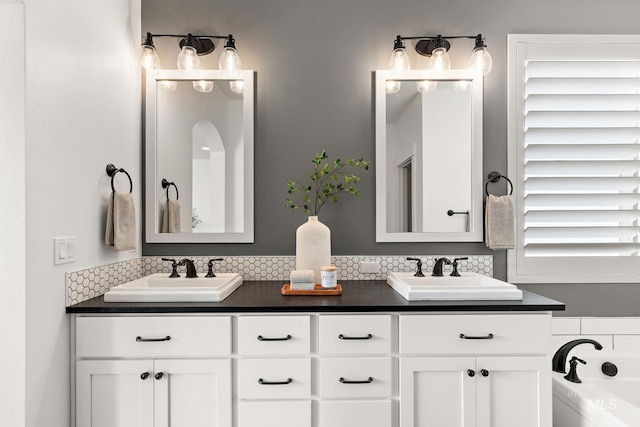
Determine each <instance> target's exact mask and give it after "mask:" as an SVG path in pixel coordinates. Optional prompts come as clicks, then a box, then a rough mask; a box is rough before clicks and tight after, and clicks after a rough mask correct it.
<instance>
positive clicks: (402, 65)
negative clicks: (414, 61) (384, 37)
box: [389, 48, 411, 77]
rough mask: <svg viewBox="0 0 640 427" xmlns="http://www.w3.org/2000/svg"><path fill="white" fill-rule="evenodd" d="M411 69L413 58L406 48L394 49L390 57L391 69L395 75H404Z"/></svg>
mask: <svg viewBox="0 0 640 427" xmlns="http://www.w3.org/2000/svg"><path fill="white" fill-rule="evenodd" d="M410 69H411V60H410V59H409V55H407V52H406V51H405V49H404V48H398V49H394V51H393V52H391V58H389V71H391V73H392V75H393V76H395V77H402V76H405V75H406V74H407V71H409V70H410Z"/></svg>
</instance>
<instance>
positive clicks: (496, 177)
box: [484, 171, 513, 196]
mask: <svg viewBox="0 0 640 427" xmlns="http://www.w3.org/2000/svg"><path fill="white" fill-rule="evenodd" d="M500 178H504V179H506V180H507V182H508V183H509V195H512V194H513V183H512V182H511V180H510V179H509V178H507V177H506V176H504V175H502V174H501V173H500V172H496V171H493V172H489V176H487V182H486V183H485V184H484V192H485V193H486V194H487V196H489V183H490V182H494V183H495V182H498V181H500Z"/></svg>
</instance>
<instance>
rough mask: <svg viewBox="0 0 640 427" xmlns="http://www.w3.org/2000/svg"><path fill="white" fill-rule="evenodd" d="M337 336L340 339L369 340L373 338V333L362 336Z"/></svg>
mask: <svg viewBox="0 0 640 427" xmlns="http://www.w3.org/2000/svg"><path fill="white" fill-rule="evenodd" d="M338 338H339V339H341V340H370V339H371V338H373V335H371V334H367V335H365V336H363V337H348V336H346V335H342V334H340V335H338Z"/></svg>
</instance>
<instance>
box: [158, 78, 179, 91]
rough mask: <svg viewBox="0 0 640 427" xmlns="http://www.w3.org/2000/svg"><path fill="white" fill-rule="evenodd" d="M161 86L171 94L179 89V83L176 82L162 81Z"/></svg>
mask: <svg viewBox="0 0 640 427" xmlns="http://www.w3.org/2000/svg"><path fill="white" fill-rule="evenodd" d="M160 86H162V88H163V89H165V90H167V91H169V92H174V91H175V90H176V88H177V87H178V82H177V81H175V80H160Z"/></svg>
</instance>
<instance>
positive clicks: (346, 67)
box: [142, 0, 640, 316]
mask: <svg viewBox="0 0 640 427" xmlns="http://www.w3.org/2000/svg"><path fill="white" fill-rule="evenodd" d="M638 16H640V2H638V1H637V0H610V1H608V2H602V1H594V0H564V1H561V2H560V1H557V0H553V1H552V0H535V1H525V0H484V1H482V2H480V1H477V0H447V1H443V0H441V1H434V0H432V1H424V0H394V1H389V0H322V1H318V0H269V1H264V0H234V1H221V0H182V1H175V0H173V1H172V0H144V1H143V2H142V31H143V32H147V31H149V32H152V33H173V34H185V33H186V32H191V33H194V34H196V33H200V34H219V35H222V34H227V33H233V35H234V37H235V39H236V42H237V48H238V52H239V53H240V55H241V58H242V61H243V68H245V69H252V70H255V71H256V72H257V87H256V88H257V90H256V93H257V104H256V138H255V161H256V168H255V184H256V195H255V203H256V208H255V214H256V233H255V243H254V244H236V245H196V244H189V245H187V244H185V245H177V244H173V245H166V244H154V245H150V244H146V245H144V246H143V254H144V255H165V254H177V255H179V254H192V255H263V254H274V255H289V254H293V253H294V252H295V229H296V227H297V226H298V225H299V224H301V223H302V222H304V221H305V220H306V217H305V214H304V213H302V212H301V211H296V212H293V211H291V210H290V209H287V208H285V206H284V199H285V198H286V196H287V194H286V185H285V183H286V181H287V180H302V179H305V178H306V177H307V176H308V175H309V170H310V159H311V158H312V156H313V155H314V153H316V152H319V151H321V150H322V149H323V148H325V149H326V150H327V152H328V153H329V155H330V156H331V157H332V158H334V157H341V158H345V157H350V156H357V157H364V158H366V159H371V160H374V132H373V129H374V120H373V118H374V115H373V97H372V71H374V70H376V69H384V68H386V67H387V61H388V58H389V55H390V53H391V50H392V48H393V40H394V38H395V36H396V35H397V34H402V35H403V36H414V35H427V34H429V35H433V34H443V35H461V34H462V35H472V34H477V33H482V34H483V35H484V36H485V37H486V39H487V44H488V46H489V50H490V52H491V54H492V56H493V71H492V72H491V74H489V75H488V76H487V77H486V78H485V100H484V106H485V110H484V165H483V166H484V171H485V172H484V174H483V175H485V176H486V174H487V173H488V172H489V171H492V170H497V171H501V172H506V168H507V69H506V36H507V34H510V33H577V34H588V33H595V34H625V33H630V34H632V33H637V32H638V31H640V26H639V25H638ZM156 46H157V48H158V50H159V54H160V56H161V59H162V62H163V67H164V68H175V65H174V64H175V58H176V56H177V54H178V48H177V46H176V40H175V39H156ZM471 49H472V44H471V43H468V44H467V42H466V41H459V42H455V43H454V44H453V46H452V49H451V51H450V55H451V57H452V61H453V67H454V68H462V67H464V66H465V65H466V61H467V58H468V55H469V53H470V51H471ZM220 50H221V49H219V48H217V49H216V51H215V52H213V53H212V54H211V55H209V56H208V57H206V62H207V64H208V66H209V67H211V68H217V59H218V55H219V52H220ZM408 51H409V54H410V56H411V60H412V66H413V67H416V68H417V67H424V65H425V59H423V58H421V57H419V56H418V55H417V54H416V53H415V51H413V49H412V48H408ZM374 173H375V167H374V169H373V170H371V171H369V172H368V173H363V174H362V178H363V179H362V181H361V185H360V190H361V192H360V196H359V197H357V198H353V197H352V198H348V197H345V198H344V199H343V200H341V201H340V203H339V204H338V205H333V206H328V207H326V208H325V210H323V211H322V213H321V220H322V221H323V222H325V223H326V224H327V225H328V226H329V227H330V228H331V232H332V250H333V254H335V255H356V254H364V255H369V254H371V255H375V254H420V255H430V254H444V253H446V254H488V253H493V255H494V271H495V276H496V277H498V278H502V279H504V278H506V255H505V253H504V251H496V252H492V251H489V250H488V249H486V248H485V247H484V245H483V244H482V243H421V244H409V243H384V244H382V243H376V242H375V179H374ZM442 183H443V185H446V178H443V180H442ZM603 267H604V266H603ZM523 288H525V289H529V290H533V291H535V292H538V293H541V294H543V295H546V296H549V297H552V298H556V299H559V300H561V301H564V302H566V303H567V309H568V310H567V312H566V314H569V315H583V316H586V315H610V316H614V315H615V316H619V315H640V305H638V304H637V301H638V298H640V290H636V288H638V286H636V285H528V286H523ZM587 290H588V291H587Z"/></svg>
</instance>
